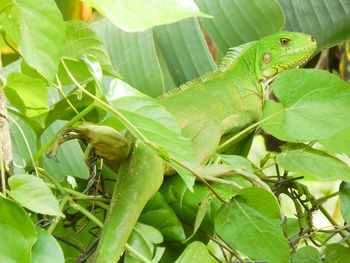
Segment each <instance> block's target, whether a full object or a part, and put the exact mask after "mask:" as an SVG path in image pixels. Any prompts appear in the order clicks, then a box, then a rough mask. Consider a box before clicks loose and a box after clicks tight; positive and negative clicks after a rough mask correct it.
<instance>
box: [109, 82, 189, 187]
mask: <svg viewBox="0 0 350 263" xmlns="http://www.w3.org/2000/svg"><path fill="white" fill-rule="evenodd" d="M119 82H120V80H119ZM106 97H107V98H108V100H109V103H110V105H111V106H112V107H113V108H114V109H116V110H117V111H118V112H119V113H121V114H122V115H123V116H124V117H125V118H126V119H127V121H126V119H120V120H121V121H122V123H123V124H124V125H125V126H126V127H128V129H129V130H130V132H131V133H133V135H134V136H136V138H138V139H140V140H141V141H143V142H145V143H146V144H148V145H149V146H151V147H152V148H153V149H155V148H157V149H158V154H160V156H161V157H163V158H165V159H166V160H167V156H166V155H167V154H169V156H170V157H172V158H173V159H175V160H177V161H179V162H180V163H182V164H184V165H186V166H187V167H188V168H191V169H194V168H195V160H194V152H193V149H192V144H191V141H190V140H189V139H187V138H184V137H182V135H181V130H180V127H179V125H178V123H177V122H176V120H175V118H174V117H173V116H172V115H171V114H170V113H169V112H168V111H166V110H165V107H164V106H163V105H162V104H161V103H160V102H159V101H157V100H155V99H153V98H151V97H148V96H147V95H144V94H142V93H140V92H139V91H137V90H135V89H133V88H131V87H130V86H128V85H119V86H118V85H117V79H115V81H113V82H112V85H111V87H110V89H109V91H108V94H107V95H106ZM112 113H113V112H112ZM113 114H114V113H113ZM140 133H141V134H142V136H141V135H140ZM164 149H165V151H166V153H165V152H164ZM164 154H165V155H164ZM168 161H169V160H168ZM170 163H171V165H172V166H173V167H174V168H175V169H176V170H177V171H178V172H179V174H180V176H181V177H182V179H183V180H184V181H185V182H186V184H187V186H188V187H189V188H190V189H192V187H193V184H194V176H193V175H192V174H191V173H189V172H188V171H187V170H185V169H183V168H182V167H180V166H179V165H178V164H176V163H175V162H174V161H170Z"/></svg>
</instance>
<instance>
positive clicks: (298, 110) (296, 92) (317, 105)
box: [272, 69, 350, 140]
mask: <svg viewBox="0 0 350 263" xmlns="http://www.w3.org/2000/svg"><path fill="white" fill-rule="evenodd" d="M273 91H274V93H275V95H276V96H277V98H278V99H279V100H280V101H281V103H282V105H283V107H284V109H283V110H282V111H281V114H282V117H281V127H282V129H283V130H284V132H285V133H286V134H287V135H288V136H289V137H291V138H293V139H295V140H317V139H325V138H329V137H330V136H332V135H334V134H335V133H337V132H338V131H340V130H342V129H344V128H346V127H347V126H349V123H350V103H349V101H350V85H349V84H347V83H346V82H344V81H343V80H341V79H339V78H338V77H337V76H335V75H333V74H331V73H329V72H326V71H323V70H316V69H295V70H289V71H287V72H285V73H283V74H282V75H281V76H279V77H278V78H277V79H276V80H275V82H274V84H273ZM272 135H274V134H272Z"/></svg>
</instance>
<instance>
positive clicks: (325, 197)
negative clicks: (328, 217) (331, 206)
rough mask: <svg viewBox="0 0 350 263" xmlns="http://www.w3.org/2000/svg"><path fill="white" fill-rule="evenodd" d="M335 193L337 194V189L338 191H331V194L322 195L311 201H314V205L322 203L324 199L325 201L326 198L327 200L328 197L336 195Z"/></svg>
mask: <svg viewBox="0 0 350 263" xmlns="http://www.w3.org/2000/svg"><path fill="white" fill-rule="evenodd" d="M337 195H339V191H338V192H335V193H333V194H329V195H325V196H323V197H321V198H319V199H317V200H315V201H314V202H313V203H314V205H316V206H317V205H319V204H321V203H323V202H324V201H326V200H328V199H330V198H332V197H335V196H337Z"/></svg>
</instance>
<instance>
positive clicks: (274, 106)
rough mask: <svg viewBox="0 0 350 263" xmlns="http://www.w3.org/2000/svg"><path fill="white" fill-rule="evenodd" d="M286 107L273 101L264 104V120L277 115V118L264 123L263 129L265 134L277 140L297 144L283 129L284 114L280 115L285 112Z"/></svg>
mask: <svg viewBox="0 0 350 263" xmlns="http://www.w3.org/2000/svg"><path fill="white" fill-rule="evenodd" d="M283 109H284V107H283V105H282V104H281V103H277V102H275V101H273V100H267V101H265V102H264V107H263V119H265V118H268V117H269V116H271V115H273V114H276V116H274V117H272V118H271V119H269V120H267V121H265V122H263V123H262V125H261V127H262V128H263V129H264V131H265V132H267V133H269V134H271V135H273V136H274V137H276V138H277V139H279V140H281V141H286V142H296V141H295V140H293V139H292V138H291V137H289V136H288V135H287V134H286V133H285V132H284V131H283V129H282V128H281V119H282V116H283V115H282V114H278V113H279V112H281V111H283Z"/></svg>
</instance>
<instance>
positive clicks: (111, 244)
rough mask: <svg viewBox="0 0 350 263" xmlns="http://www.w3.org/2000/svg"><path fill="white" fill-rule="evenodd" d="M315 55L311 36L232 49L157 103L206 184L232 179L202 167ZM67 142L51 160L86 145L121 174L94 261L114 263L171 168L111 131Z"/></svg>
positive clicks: (88, 129)
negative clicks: (210, 179) (281, 77)
mask: <svg viewBox="0 0 350 263" xmlns="http://www.w3.org/2000/svg"><path fill="white" fill-rule="evenodd" d="M315 50H316V41H315V39H314V38H313V37H312V36H310V35H306V34H302V33H293V32H287V31H282V32H278V33H275V34H273V35H270V36H267V37H264V38H262V39H261V40H258V41H253V42H249V43H247V44H244V45H241V46H239V47H235V48H230V49H229V51H228V53H227V55H226V56H225V57H224V59H223V62H222V64H221V65H220V66H219V67H218V69H217V70H215V71H213V72H209V73H206V74H204V75H202V76H201V77H199V78H197V79H195V80H193V81H190V82H188V83H186V84H183V85H182V86H180V87H179V88H177V89H175V90H173V91H170V92H169V93H167V94H164V95H163V96H161V97H160V98H159V100H160V101H161V103H163V104H164V106H165V108H166V109H167V110H168V111H169V112H170V113H171V114H173V115H174V117H175V118H176V120H177V121H178V123H179V125H180V126H181V128H182V133H183V136H185V137H187V138H189V139H191V141H192V144H193V149H194V152H195V156H196V163H197V168H196V171H197V172H198V173H199V174H200V175H201V176H203V177H206V176H208V175H211V176H220V175H221V176H222V175H225V174H229V173H230V171H231V173H232V167H230V166H225V165H220V164H218V165H214V166H205V165H206V163H207V162H208V160H209V159H210V158H211V157H212V156H213V154H214V153H215V151H216V149H217V147H218V145H219V143H220V141H222V140H226V139H227V138H230V137H232V136H233V135H234V134H235V133H237V132H239V131H241V130H243V129H244V128H246V127H248V126H249V125H251V124H253V123H254V122H257V121H259V120H260V119H261V116H262V107H263V103H264V99H265V98H267V97H268V95H269V85H268V83H269V81H271V80H272V79H273V78H274V77H275V76H276V75H277V74H278V73H280V72H282V71H284V70H287V69H291V68H295V67H298V66H299V65H301V64H303V63H305V62H306V61H307V60H308V59H309V58H310V56H311V55H312V54H313V53H314V52H315ZM63 134H64V135H65V136H63V137H62V138H58V140H57V141H56V144H55V145H54V147H53V148H52V149H51V150H50V151H49V153H53V155H55V153H56V151H57V148H58V146H59V145H60V144H61V143H63V142H64V141H67V140H69V139H73V138H83V139H84V140H85V141H87V142H90V145H92V146H91V148H92V149H94V151H95V153H96V154H97V155H99V156H100V157H102V158H104V161H105V163H107V165H109V166H111V167H112V168H113V169H114V170H115V171H119V173H118V179H117V183H116V186H115V189H114V192H113V196H112V200H111V206H110V209H109V212H108V214H107V218H106V221H105V223H104V227H103V232H102V234H101V240H100V243H99V246H98V249H97V252H96V257H95V262H98V263H101V262H117V261H118V260H119V258H120V256H121V254H122V253H123V250H124V248H125V244H126V242H127V240H128V238H129V236H130V234H131V232H132V230H133V227H134V225H135V224H136V222H137V219H138V217H139V215H140V213H141V212H142V209H143V207H144V205H145V203H146V202H147V200H148V199H149V198H150V196H151V195H152V194H153V193H154V192H156V191H157V190H158V188H159V187H160V185H161V183H162V180H163V174H164V172H165V169H166V165H164V162H163V161H162V160H161V159H160V158H159V157H158V156H157V155H156V154H154V153H153V152H152V151H150V150H149V149H148V148H147V147H146V146H144V145H143V144H141V143H137V141H136V142H135V143H134V145H133V146H132V147H130V145H131V144H130V142H129V139H126V138H125V137H123V136H121V135H120V134H119V133H117V132H116V131H114V130H113V129H111V128H108V127H97V126H94V125H90V124H86V123H85V124H84V123H83V124H82V125H80V126H79V127H76V128H70V129H68V130H65V131H64V132H63ZM131 148H132V150H130V149H131ZM149 180H152V181H153V188H152V187H142V186H143V185H145V184H146V183H147V181H149ZM135 191H137V193H135ZM131 193H134V194H133V195H131ZM124 196H128V198H129V199H128V200H126V199H124V198H123V197H124ZM130 196H132V198H130ZM133 202H135V203H136V204H139V206H138V208H137V209H136V210H133V211H128V210H130V209H129V204H130V203H133ZM126 211H128V212H126Z"/></svg>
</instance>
